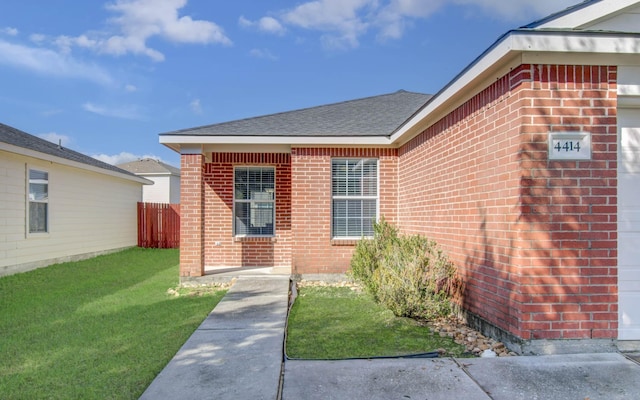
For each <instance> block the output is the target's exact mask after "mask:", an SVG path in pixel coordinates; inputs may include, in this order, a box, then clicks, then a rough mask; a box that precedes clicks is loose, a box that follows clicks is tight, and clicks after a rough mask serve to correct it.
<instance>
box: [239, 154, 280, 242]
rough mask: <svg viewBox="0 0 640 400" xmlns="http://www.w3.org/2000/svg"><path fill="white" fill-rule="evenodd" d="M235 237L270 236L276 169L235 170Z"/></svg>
mask: <svg viewBox="0 0 640 400" xmlns="http://www.w3.org/2000/svg"><path fill="white" fill-rule="evenodd" d="M233 214H234V219H233V221H234V222H233V224H234V225H233V228H234V234H235V235H237V236H272V235H273V234H274V225H275V168H273V167H237V168H236V169H235V176H234V211H233Z"/></svg>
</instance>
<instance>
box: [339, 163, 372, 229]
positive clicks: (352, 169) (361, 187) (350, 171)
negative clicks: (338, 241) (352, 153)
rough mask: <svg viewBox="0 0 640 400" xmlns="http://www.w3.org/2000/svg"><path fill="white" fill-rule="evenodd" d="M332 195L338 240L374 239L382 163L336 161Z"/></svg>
mask: <svg viewBox="0 0 640 400" xmlns="http://www.w3.org/2000/svg"><path fill="white" fill-rule="evenodd" d="M331 195H332V232H333V237H334V238H361V237H371V236H373V223H374V222H375V221H376V220H377V217H378V160H376V159H373V158H361V159H333V160H332V161H331Z"/></svg>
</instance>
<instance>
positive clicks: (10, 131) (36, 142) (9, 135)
mask: <svg viewBox="0 0 640 400" xmlns="http://www.w3.org/2000/svg"><path fill="white" fill-rule="evenodd" d="M0 142H4V143H7V144H10V145H13V146H16V147H21V148H24V149H29V150H33V151H37V152H39V153H43V154H47V155H50V156H54V157H60V158H63V159H66V160H70V161H75V162H78V163H82V164H86V165H89V166H92V167H96V168H102V169H105V170H109V171H113V172H118V173H121V174H125V175H130V176H133V177H135V175H134V174H132V173H130V172H129V171H125V170H123V169H121V168H118V167H116V166H113V165H111V164H107V163H105V162H102V161H100V160H96V159H95V158H93V157H89V156H87V155H84V154H82V153H78V152H77V151H73V150H71V149H68V148H66V147H62V146H58V145H57V144H54V143H51V142H49V141H47V140H44V139H40V138H39V137H37V136H33V135H30V134H28V133H26V132H23V131H21V130H19V129H16V128H13V127H11V126H8V125H5V124H2V123H0Z"/></svg>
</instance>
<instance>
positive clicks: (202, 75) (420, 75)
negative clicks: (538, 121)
mask: <svg viewBox="0 0 640 400" xmlns="http://www.w3.org/2000/svg"><path fill="white" fill-rule="evenodd" d="M579 2H580V0H508V1H505V0H315V1H301V0H298V1H285V0H272V1H257V0H233V1H229V0H111V1H102V0H85V1H77V0H47V1H44V0H2V3H1V4H0V88H1V89H0V122H2V123H4V124H6V125H10V126H13V127H14V128H17V129H20V130H22V131H25V132H27V133H30V134H33V135H36V136H39V137H42V138H44V139H47V140H50V141H52V142H54V143H58V142H59V141H62V145H63V146H64V147H67V148H71V149H73V150H76V151H79V152H81V153H84V154H87V155H90V156H93V157H95V158H98V159H100V160H102V161H105V162H108V163H111V164H118V163H124V162H129V161H133V160H136V159H139V158H143V157H152V158H156V159H159V160H161V161H164V162H166V163H169V164H171V165H174V166H179V164H180V156H179V154H177V153H175V152H174V151H172V150H170V149H168V148H167V147H165V146H163V145H161V144H160V143H159V137H158V134H160V133H164V132H170V131H174V130H178V129H187V128H193V127H197V126H202V125H208V124H214V123H219V122H225V121H232V120H236V119H241V118H247V117H254V116H260V115H266V114H272V113H277V112H283V111H290V110H296V109H300V108H306V107H313V106H318V105H324V104H330V103H335V102H340V101H345V100H352V99H358V98H363V97H369V96H376V95H380V94H386V93H392V92H395V91H398V90H401V89H402V90H407V91H412V92H420V93H429V94H434V93H437V92H438V91H439V90H440V89H442V88H443V87H444V86H445V85H446V84H447V83H448V82H450V81H451V80H452V79H453V78H454V77H455V76H456V75H457V74H458V73H459V72H460V71H462V70H463V69H464V68H465V67H466V66H467V65H468V64H469V63H471V62H472V61H473V60H474V59H475V58H476V57H478V56H479V55H480V54H481V53H482V52H483V51H484V50H486V49H487V48H488V47H489V46H490V45H491V44H492V43H494V42H495V41H496V40H497V39H498V38H499V37H500V36H501V35H502V34H504V33H506V32H507V31H509V30H510V29H514V28H517V27H520V26H522V25H525V24H527V23H529V22H533V21H535V20H537V19H539V18H541V17H544V16H547V15H549V14H551V13H553V12H556V11H559V10H562V9H564V8H566V7H569V6H571V5H573V4H576V3H579Z"/></svg>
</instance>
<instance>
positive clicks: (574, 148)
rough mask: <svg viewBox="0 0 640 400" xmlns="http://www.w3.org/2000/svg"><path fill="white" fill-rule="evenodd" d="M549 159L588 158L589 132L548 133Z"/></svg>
mask: <svg viewBox="0 0 640 400" xmlns="http://www.w3.org/2000/svg"><path fill="white" fill-rule="evenodd" d="M549 159H550V160H590V159H591V133H590V132H551V133H549Z"/></svg>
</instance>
